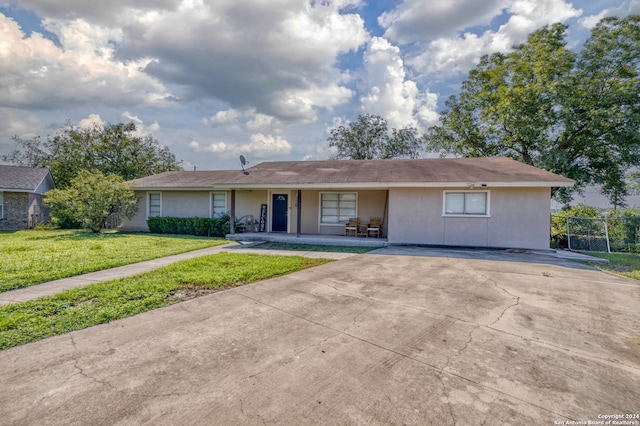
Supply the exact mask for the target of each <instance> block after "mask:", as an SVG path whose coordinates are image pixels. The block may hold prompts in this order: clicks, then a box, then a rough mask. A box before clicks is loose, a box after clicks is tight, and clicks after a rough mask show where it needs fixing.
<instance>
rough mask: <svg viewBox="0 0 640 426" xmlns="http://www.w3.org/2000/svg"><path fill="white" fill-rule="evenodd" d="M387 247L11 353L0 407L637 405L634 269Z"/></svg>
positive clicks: (147, 419) (526, 415) (139, 413)
mask: <svg viewBox="0 0 640 426" xmlns="http://www.w3.org/2000/svg"><path fill="white" fill-rule="evenodd" d="M394 250H397V249H394ZM377 253H378V254H365V255H358V256H353V257H349V258H348V259H344V260H340V261H338V262H334V263H331V264H327V265H323V266H321V267H318V268H314V269H311V270H305V271H301V272H298V273H295V274H292V275H289V276H286V277H280V278H276V279H272V280H268V281H264V282H261V283H256V284H252V285H248V286H244V287H238V288H234V289H231V290H227V291H223V292H220V293H216V294H212V295H207V296H203V297H200V298H196V299H192V300H189V301H186V302H182V303H179V304H177V305H174V306H170V307H167V308H163V309H158V310H156V311H152V312H148V313H145V314H141V315H137V316H135V317H131V318H127V319H124V320H120V321H115V322H113V323H110V324H104V325H102V326H97V327H93V328H90V329H86V330H81V331H77V332H74V333H70V334H67V335H64V336H57V337H52V338H49V339H45V340H43V341H40V342H36V343H32V344H28V345H24V346H21V347H17V348H13V349H10V350H7V351H2V352H0V387H1V388H2V390H3V391H2V392H0V413H2V417H1V419H2V420H1V421H0V423H2V424H9V425H13V424H15V425H18V424H20V425H22V424H43V425H47V424H55V425H58V424H92V425H108V424H109V425H110V424H154V425H155V424H160V425H164V424H166V425H169V424H203V425H204V424H206V425H209V424H225V425H226V424H327V423H329V424H362V423H364V424H442V425H454V424H458V425H467V424H549V425H551V424H554V421H567V420H584V421H587V420H598V418H597V415H598V414H603V413H614V412H615V413H618V412H620V413H634V412H638V411H639V410H640V405H639V404H638V401H640V388H639V387H638V383H639V382H640V310H638V306H639V303H638V302H639V301H640V285H639V284H638V283H637V282H635V281H632V280H628V279H625V278H622V277H617V276H614V275H611V274H606V273H602V272H599V271H595V270H592V269H589V268H585V267H584V266H582V265H577V264H572V263H570V262H566V261H562V262H554V261H550V260H548V259H546V260H544V261H540V262H538V261H536V260H537V259H540V256H539V255H536V256H533V257H527V255H526V254H519V255H504V258H502V259H501V258H499V256H498V255H497V254H496V253H495V252H492V253H491V254H490V256H487V259H488V260H487V259H484V260H483V259H482V258H483V255H482V252H477V253H474V256H473V258H456V257H455V256H453V255H452V256H440V257H433V256H428V254H429V251H425V252H424V253H423V254H427V256H424V255H423V256H420V255H419V250H417V249H415V248H413V249H411V256H397V255H394V256H390V255H384V254H383V253H385V251H384V250H380V251H378V252H377ZM396 253H397V252H396ZM447 253H448V254H451V253H452V252H451V251H447ZM543 272H544V274H543Z"/></svg>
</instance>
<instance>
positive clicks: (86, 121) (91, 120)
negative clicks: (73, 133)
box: [78, 114, 105, 129]
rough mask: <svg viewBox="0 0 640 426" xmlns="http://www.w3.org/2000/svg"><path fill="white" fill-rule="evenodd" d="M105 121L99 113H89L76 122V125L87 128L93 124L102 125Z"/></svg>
mask: <svg viewBox="0 0 640 426" xmlns="http://www.w3.org/2000/svg"><path fill="white" fill-rule="evenodd" d="M104 125H105V122H104V121H102V118H101V117H100V114H89V116H88V117H87V118H83V119H82V120H80V121H79V122H78V127H82V128H84V129H89V128H92V127H94V126H100V127H102V126H104Z"/></svg>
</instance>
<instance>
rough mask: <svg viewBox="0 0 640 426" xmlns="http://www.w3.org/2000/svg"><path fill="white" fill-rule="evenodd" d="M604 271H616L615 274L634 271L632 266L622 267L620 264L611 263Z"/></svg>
mask: <svg viewBox="0 0 640 426" xmlns="http://www.w3.org/2000/svg"><path fill="white" fill-rule="evenodd" d="M602 269H606V270H609V271H614V272H631V271H633V266H630V265H621V264H619V263H617V264H616V263H610V264H608V265H607V266H606V267H603V268H602Z"/></svg>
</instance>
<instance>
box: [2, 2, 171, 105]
mask: <svg viewBox="0 0 640 426" xmlns="http://www.w3.org/2000/svg"><path fill="white" fill-rule="evenodd" d="M45 26H46V27H47V29H48V30H49V31H51V32H53V33H55V34H56V35H57V36H58V38H59V40H60V46H57V45H56V44H54V43H53V42H52V41H51V40H49V39H46V38H44V37H43V36H42V35H41V34H39V33H37V32H34V33H32V34H31V35H30V36H29V37H27V36H25V34H24V33H23V32H22V30H21V29H20V27H19V26H18V24H17V23H16V22H15V21H13V20H12V19H10V18H8V17H6V16H5V15H3V14H0V33H2V35H3V36H2V40H1V41H0V81H2V84H0V106H9V107H19V108H39V109H59V108H60V106H61V105H65V106H66V107H67V106H71V105H85V104H91V105H95V104H103V105H110V106H121V105H132V106H134V105H157V104H160V103H162V102H163V100H164V99H165V98H166V97H168V96H169V93H168V91H167V90H166V89H165V87H164V86H163V85H162V84H161V83H159V82H158V81H157V80H156V79H154V78H152V77H150V76H148V75H147V74H145V73H144V72H143V71H142V70H143V68H144V67H146V66H147V65H148V64H149V63H150V62H151V59H149V58H139V59H136V60H132V61H122V60H119V59H117V58H116V57H115V51H114V47H113V45H112V44H111V41H110V38H111V37H112V36H113V37H116V38H117V34H116V33H117V32H113V31H109V30H105V29H102V28H99V27H95V26H89V25H87V24H86V22H84V21H82V20H77V21H72V22H66V23H65V24H64V25H62V24H61V23H60V22H57V21H54V20H46V22H45Z"/></svg>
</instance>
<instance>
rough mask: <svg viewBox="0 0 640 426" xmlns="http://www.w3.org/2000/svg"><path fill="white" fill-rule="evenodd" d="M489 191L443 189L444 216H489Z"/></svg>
mask: <svg viewBox="0 0 640 426" xmlns="http://www.w3.org/2000/svg"><path fill="white" fill-rule="evenodd" d="M489 195H490V194H489V191H478V190H474V191H444V202H443V208H442V214H443V215H444V216H489V199H490V196H489Z"/></svg>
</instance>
